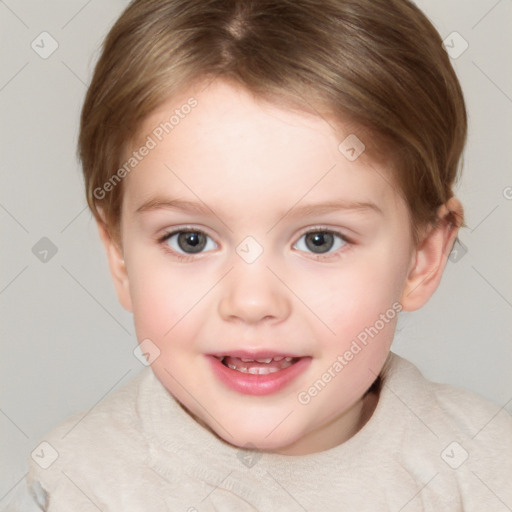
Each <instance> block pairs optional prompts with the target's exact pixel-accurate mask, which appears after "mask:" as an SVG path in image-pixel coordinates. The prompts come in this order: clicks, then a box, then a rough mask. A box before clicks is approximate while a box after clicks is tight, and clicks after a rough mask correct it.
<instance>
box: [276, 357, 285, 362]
mask: <svg viewBox="0 0 512 512" xmlns="http://www.w3.org/2000/svg"><path fill="white" fill-rule="evenodd" d="M283 359H284V357H283V356H277V357H274V361H275V362H276V363H277V362H278V361H282V360H283Z"/></svg>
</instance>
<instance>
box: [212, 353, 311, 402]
mask: <svg viewBox="0 0 512 512" xmlns="http://www.w3.org/2000/svg"><path fill="white" fill-rule="evenodd" d="M207 357H208V359H209V361H210V364H211V367H212V370H213V373H214V375H215V376H216V377H217V378H218V379H219V380H220V382H221V383H222V384H224V385H225V386H227V387H228V388H230V389H232V390H234V391H236V392H238V393H242V394H247V395H267V394H271V393H277V392H278V391H280V390H281V389H283V388H285V387H286V386H288V385H289V384H290V383H291V382H292V381H293V380H294V379H295V378H296V377H297V376H298V375H299V374H301V373H302V372H303V371H304V370H305V369H306V368H307V366H308V365H309V363H310V362H311V357H302V356H296V355H293V354H276V353H264V354H263V353H258V354H249V353H245V352H237V353H232V354H213V355H209V356H207Z"/></svg>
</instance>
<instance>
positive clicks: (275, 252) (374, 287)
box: [99, 80, 460, 455]
mask: <svg viewBox="0 0 512 512" xmlns="http://www.w3.org/2000/svg"><path fill="white" fill-rule="evenodd" d="M192 94H193V95H194V97H195V98H196V99H197V101H198V106H197V107H196V108H195V109H194V110H193V111H192V112H191V113H190V114H189V115H188V116H187V117H186V118H185V119H183V120H181V122H180V124H179V125H178V126H176V127H175V128H174V130H173V131H172V132H171V133H170V134H169V135H167V136H166V137H165V138H164V139H163V140H162V141H161V142H159V143H158V145H157V147H155V148H154V149H152V150H151V152H150V153H149V154H148V156H146V157H145V158H144V160H143V161H142V162H141V163H140V164H139V165H138V166H137V168H136V170H134V171H132V172H131V173H130V174H129V175H128V176H127V177H126V178H125V180H124V183H123V203H122V215H121V230H120V231H121V240H120V243H116V242H115V241H114V240H112V239H111V238H110V237H109V235H108V232H107V230H106V229H105V228H104V226H103V225H102V224H101V223H100V225H99V226H100V234H101V236H102V239H103V242H104V244H105V247H106V249H107V255H108V259H109V264H110V269H111V272H112V275H113V278H114V283H115V286H116V289H117V293H118V296H119V299H120V301H121V304H122V305H123V306H124V307H125V308H126V309H128V310H129V311H132V312H133V315H134V321H135V328H136V333H137V338H138V340H139V341H142V340H144V339H150V340H151V342H152V343H154V344H155V345H156V346H157V347H158V349H159V350H160V355H159V357H158V358H157V359H156V360H155V361H154V362H153V363H152V369H153V371H154V373H155V374H156V376H157V377H158V378H159V380H160V381H161V382H162V384H163V385H164V386H165V388H166V389H167V390H168V391H169V392H170V393H171V394H172V395H173V396H175V397H176V398H177V399H178V400H179V401H180V403H181V404H182V405H183V406H184V407H185V408H186V409H187V410H188V411H189V413H190V414H192V415H193V416H194V417H195V418H196V419H197V421H198V422H200V423H201V424H203V425H204V426H206V427H207V428H209V429H211V430H212V431H213V432H214V433H215V434H216V435H218V436H219V437H220V438H222V439H224V440H225V441H227V442H228V443H230V444H232V445H235V446H245V445H247V444H250V445H252V446H255V447H257V448H259V449H261V450H269V451H274V452H278V453H282V454H287V455H300V454H306V453H313V452H318V451H322V450H326V449H329V448H332V447H334V446H336V445H338V444H340V443H343V442H344V441H346V440H347V439H349V438H350V437H351V436H353V435H354V434H355V433H356V432H357V431H358V430H359V429H360V428H361V426H362V425H363V424H364V423H365V422H366V421H367V419H368V418H369V417H370V416H371V413H372V411H373V410H374V408H375V405H376V402H377V400H378V397H377V396H374V395H372V394H371V393H368V394H366V395H365V393H366V391H367V390H368V389H369V387H370V386H371V384H372V382H373V380H374V379H375V376H376V375H377V374H378V373H379V371H380V370H381V368H382V366H383V364H384V362H385V360H386V358H387V356H388V353H389V350H390V346H391V342H392V339H393V334H394V329H395V324H396V317H394V318H393V319H391V320H388V322H386V323H385V325H384V327H383V328H381V329H380V330H379V332H378V334H377V335H376V336H375V337H374V338H372V339H371V341H370V342H369V343H368V344H367V345H366V346H364V347H363V348H362V350H361V351H360V352H358V353H357V355H355V356H354V357H353V359H352V360H351V361H348V363H347V364H346V366H344V368H343V370H342V371H340V372H339V373H336V374H335V375H336V376H335V377H334V378H332V379H331V380H330V382H328V384H327V385H326V386H325V387H324V388H323V389H322V390H321V392H320V393H318V394H317V395H316V396H314V397H313V398H311V400H309V402H308V403H301V402H300V401H299V400H298V396H299V394H300V393H301V392H303V391H304V390H308V389H309V388H310V387H311V386H312V385H313V384H314V383H315V381H317V380H318V379H319V378H321V376H322V375H323V374H324V373H325V372H326V370H327V369H328V368H329V367H332V366H333V363H334V362H335V361H336V360H337V357H338V356H339V355H340V354H344V353H345V352H346V351H347V350H348V349H349V348H350V346H351V343H352V342H353V340H354V339H356V337H357V336H358V334H360V333H361V332H362V331H364V329H365V328H366V327H369V326H373V325H376V321H377V320H378V319H379V318H380V315H382V314H383V313H386V312H387V311H388V310H389V309H390V308H391V307H392V305H393V304H395V305H396V304H397V303H399V304H400V305H401V309H403V310H407V311H411V310H415V309H418V308H419V307H421V306H422V305H423V304H425V302H427V300H428V299H429V298H430V296H431V295H432V293H433V292H434V291H435V289H436V287H437V286H438V284H439V281H440V279H441V275H442V272H443V269H444V266H445V263H446V260H447V256H448V254H449V251H450V248H451V246H452V244H453V241H454V237H455V236H456V233H457V229H456V228H455V227H454V226H452V225H451V224H449V223H448V222H441V223H440V224H439V226H438V227H437V228H435V229H434V228H431V229H429V228H427V229H425V230H424V233H423V235H422V239H421V241H420V244H419V245H418V246H415V245H414V244H413V241H412V238H411V231H410V225H409V217H408V210H407V206H406V204H405V203H404V201H403V199H402V198H401V196H400V195H399V194H398V193H397V191H396V187H394V186H393V185H392V179H391V176H390V175H389V172H388V171H387V170H386V169H385V168H383V167H382V166H379V165H378V164H376V163H373V162H372V161H371V160H370V159H369V158H367V157H366V155H365V154H364V153H363V155H362V156H361V157H359V158H358V159H357V160H355V161H354V162H350V161H349V160H348V159H347V158H345V156H344V155H343V154H342V153H341V152H340V151H339V150H338V145H339V144H340V142H341V141H342V140H343V139H344V138H345V137H346V136H347V135H348V134H349V133H351V132H350V131H348V132H347V127H346V126H345V127H344V125H343V124H341V125H340V129H337V130H336V131H334V130H333V127H332V123H327V122H326V121H325V120H324V119H322V118H321V117H319V116H315V115H312V114H307V113H299V112H292V111H290V110H286V109H281V108H279V107H278V106H275V105H272V104H269V103H266V102H264V101H263V100H257V99H255V98H254V97H252V96H251V95H250V94H248V93H247V92H245V91H244V90H243V89H241V88H238V87H234V86H232V85H228V84H227V83H225V82H222V81H221V80H216V81H215V82H214V83H213V84H212V85H210V86H209V87H208V88H206V89H205V90H203V91H201V90H200V89H199V88H198V89H196V90H194V91H188V94H186V95H184V96H183V98H179V99H177V98H175V99H174V101H171V102H168V103H166V104H165V105H163V107H161V108H159V109H158V111H156V112H154V113H153V114H152V115H151V116H150V117H149V118H148V119H147V120H146V121H145V123H144V126H143V127H142V129H141V131H140V134H141V136H142V137H143V138H144V137H145V136H146V135H147V134H150V133H151V132H152V130H153V129H154V127H155V126H158V124H159V123H160V122H162V120H163V119H165V118H168V117H169V112H172V111H173V110H174V109H175V108H177V107H179V105H182V104H183V103H184V102H185V101H186V98H188V97H189V96H191V95H192ZM176 200H179V201H188V202H190V203H194V204H196V205H199V206H202V207H203V209H204V211H198V210H197V209H196V210H192V209H185V208H184V203H177V202H176ZM173 201H174V202H173ZM328 203H336V204H337V205H338V207H336V208H334V209H333V208H331V209H328V208H324V209H319V208H318V207H317V209H316V210H310V211H305V210H304V209H303V208H304V207H305V206H306V205H310V206H311V205H319V204H322V205H325V204H328ZM449 210H452V211H454V210H455V211H460V205H459V203H458V202H457V201H456V200H455V199H452V200H451V201H450V203H449V204H447V205H444V206H443V207H441V208H440V209H439V212H438V213H439V216H440V218H444V217H445V216H446V215H447V214H448V211H449ZM311 229H313V230H315V231H321V232H322V233H323V234H319V235H318V234H317V235H316V238H315V235H308V236H305V234H304V232H305V231H306V230H311ZM180 230H181V231H180ZM175 231H177V232H181V233H183V232H185V233H187V232H192V234H191V235H190V234H189V237H190V236H192V238H186V237H185V238H183V237H181V238H178V235H179V233H178V234H176V235H171V236H170V238H169V235H170V234H171V233H173V232H175ZM198 233H199V234H198ZM329 234H333V235H332V237H330V238H329ZM166 236H167V239H165V237H166ZM248 236H251V237H252V238H253V239H254V240H256V241H257V244H258V245H259V247H261V248H262V250H263V252H262V254H261V255H260V256H259V257H258V258H256V259H255V260H254V261H252V262H251V263H248V262H247V261H246V260H244V258H242V257H241V256H240V254H243V253H240V254H238V253H237V247H238V246H239V244H240V242H242V241H243V240H244V239H245V238H246V237H248ZM198 237H199V238H198ZM198 240H201V241H202V244H200V251H199V252H190V250H191V247H193V244H192V243H191V242H195V243H197V242H198ZM315 241H316V242H317V243H318V246H319V248H318V249H316V247H317V245H315V243H313V242H315ZM251 247H252V246H251ZM247 248H248V246H247V245H246V246H245V249H246V250H247ZM251 251H254V248H252V249H251ZM316 251H318V252H316ZM180 256H185V257H186V258H187V259H180ZM241 350H242V351H244V353H245V352H248V353H249V354H252V353H254V354H256V353H260V354H261V353H266V352H271V353H278V354H283V355H284V354H287V355H293V356H294V358H296V359H294V360H293V361H292V362H295V360H298V361H301V362H302V363H301V364H303V369H302V370H301V371H300V372H299V373H298V374H297V375H296V376H295V377H294V378H293V379H291V380H290V381H289V382H287V383H286V385H285V386H284V387H282V388H279V389H277V390H275V391H274V392H271V393H266V394H261V393H259V392H258V393H255V394H247V393H245V392H241V391H240V390H238V389H233V388H232V387H230V386H229V385H226V383H225V382H224V381H223V380H222V379H219V377H218V375H217V374H216V373H215V372H214V371H213V370H212V368H213V365H212V361H213V359H214V355H215V356H217V359H215V361H213V363H214V364H218V365H222V364H223V363H221V362H219V361H218V359H219V358H220V357H221V356H222V355H227V356H229V355H230V354H233V353H234V352H238V351H241ZM249 359H250V358H249ZM255 364H256V363H255ZM261 366H264V363H261ZM223 368H226V367H225V365H223ZM301 368H302V366H301ZM226 371H227V372H232V373H233V372H236V374H235V377H237V376H239V375H240V371H239V369H238V367H237V369H228V370H226ZM251 378H252V377H251ZM258 389H259V388H258Z"/></svg>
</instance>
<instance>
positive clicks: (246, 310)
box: [218, 260, 291, 324]
mask: <svg viewBox="0 0 512 512" xmlns="http://www.w3.org/2000/svg"><path fill="white" fill-rule="evenodd" d="M286 292H287V290H286V288H285V287H284V286H283V285H282V283H280V281H279V279H278V278H277V277H276V276H275V275H274V274H273V273H272V272H271V271H270V270H269V269H268V268H267V267H266V265H265V263H264V262H263V261H261V260H258V261H257V262H254V263H252V264H248V263H246V262H244V261H242V260H240V261H238V262H236V263H235V265H234V268H233V270H232V271H231V272H230V273H229V275H228V276H226V280H225V281H224V286H223V288H222V291H221V293H222V295H221V299H220V301H219V306H218V308H219V314H220V316H221V318H223V319H224V320H226V321H230V322H233V321H240V322H244V323H247V324H257V323H260V322H269V323H277V322H280V321H283V320H285V319H286V318H287V317H288V316H289V315H290V311H291V302H290V297H289V296H288V295H287V293H286Z"/></svg>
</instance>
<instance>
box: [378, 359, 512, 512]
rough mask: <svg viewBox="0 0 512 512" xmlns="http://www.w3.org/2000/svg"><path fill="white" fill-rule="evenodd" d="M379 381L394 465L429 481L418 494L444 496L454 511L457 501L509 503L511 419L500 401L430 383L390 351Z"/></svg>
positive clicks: (492, 505)
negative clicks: (393, 432)
mask: <svg viewBox="0 0 512 512" xmlns="http://www.w3.org/2000/svg"><path fill="white" fill-rule="evenodd" d="M382 380H383V388H382V394H383V398H384V401H385V402H386V403H387V413H386V416H387V417H392V421H391V420H390V423H389V425H395V426H396V428H397V430H398V431H399V434H398V435H397V438H398V440H399V441H398V442H399V443H400V448H399V451H400V464H401V466H402V467H403V468H404V469H406V471H407V472H408V473H409V474H410V475H413V476H414V479H415V480H416V481H422V482H431V483H429V484H428V486H427V487H426V488H425V490H424V491H422V496H427V495H429V494H430V498H429V499H430V500H431V501H432V502H436V501H435V500H438V501H439V502H441V501H442V500H441V498H440V497H441V496H443V495H444V496H447V495H450V496H451V497H452V498H451V499H452V500H453V503H451V504H450V506H451V505H454V507H453V509H454V510H459V509H458V508H457V506H459V504H460V506H462V504H463V508H464V510H465V511H473V510H475V511H476V510H483V509H485V510H501V509H502V508H500V507H503V503H507V504H508V505H510V506H512V488H511V486H510V481H512V418H511V416H510V415H509V414H508V413H507V411H506V408H505V406H506V404H505V405H503V406H500V405H497V404H494V403H492V402H490V401H487V400H485V399H483V398H481V397H480V396H478V395H476V394H475V393H472V392H470V391H466V390H462V389H458V388H456V387H454V386H450V385H447V384H439V383H435V382H431V381H429V380H428V379H426V378H425V377H424V376H423V375H422V374H421V372H420V371H419V370H418V368H416V367H415V366H414V365H413V364H412V363H410V362H408V361H406V360H405V359H403V358H401V357H399V356H397V355H396V354H391V355H390V358H389V359H388V361H387V363H386V366H385V367H384V370H383V373H382ZM398 425H400V427H398ZM457 500H458V501H457ZM436 503H437V502H436ZM440 509H442V507H441V508H440Z"/></svg>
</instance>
